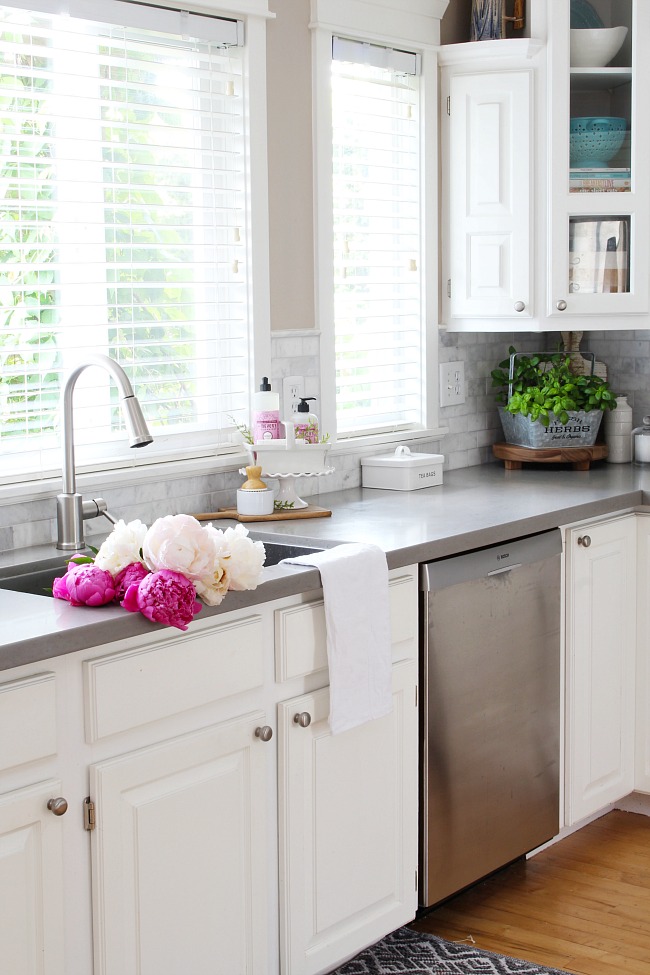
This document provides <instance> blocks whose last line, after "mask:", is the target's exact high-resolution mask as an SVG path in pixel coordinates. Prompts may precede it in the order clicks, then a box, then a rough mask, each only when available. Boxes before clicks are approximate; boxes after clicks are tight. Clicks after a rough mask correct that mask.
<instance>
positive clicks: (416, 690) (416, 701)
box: [415, 684, 418, 707]
mask: <svg viewBox="0 0 650 975" xmlns="http://www.w3.org/2000/svg"><path fill="white" fill-rule="evenodd" d="M415 706H416V707H417V706H418V685H417V684H416V685H415Z"/></svg>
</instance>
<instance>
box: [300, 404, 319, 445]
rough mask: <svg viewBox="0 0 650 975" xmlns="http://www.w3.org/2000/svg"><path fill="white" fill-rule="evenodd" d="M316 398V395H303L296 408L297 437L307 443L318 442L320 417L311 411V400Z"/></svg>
mask: <svg viewBox="0 0 650 975" xmlns="http://www.w3.org/2000/svg"><path fill="white" fill-rule="evenodd" d="M315 399H316V397H315V396H301V397H300V402H299V403H298V406H297V408H296V414H297V415H296V423H295V431H296V438H297V439H299V440H300V439H302V440H304V441H305V443H318V417H317V416H316V414H315V413H310V412H309V400H315Z"/></svg>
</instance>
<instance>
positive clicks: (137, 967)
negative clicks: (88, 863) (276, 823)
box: [90, 712, 273, 975]
mask: <svg viewBox="0 0 650 975" xmlns="http://www.w3.org/2000/svg"><path fill="white" fill-rule="evenodd" d="M264 723H265V722H264V716H263V714H262V713H261V712H259V713H257V712H255V713H252V714H248V715H246V716H245V717H244V718H242V719H237V720H233V721H229V722H224V723H223V724H219V725H212V726H210V727H208V728H205V729H202V730H200V731H197V732H193V733H190V734H187V735H182V736H179V737H178V738H174V739H170V740H168V741H164V742H161V743H160V744H158V745H154V746H152V747H147V748H143V749H140V750H138V751H134V752H132V753H129V754H126V755H123V756H121V757H119V758H114V759H110V760H108V761H105V762H100V763H98V764H96V765H94V766H92V768H91V776H90V783H91V794H92V797H93V799H94V800H95V803H96V821H97V825H96V828H95V831H94V832H93V833H92V834H91V836H92V869H93V884H92V887H93V916H94V929H95V940H96V945H95V973H94V975H181V973H188V975H189V973H195V972H196V973H197V975H198V973H205V975H260V973H262V972H270V971H272V966H271V965H270V963H269V958H268V950H267V940H268V934H267V931H268V918H267V898H266V890H267V882H266V869H267V844H268V838H267V833H266V829H267V825H266V807H267V796H266V782H267V778H266V769H267V765H268V761H270V759H271V754H270V749H271V748H272V747H273V743H269V742H267V741H263V740H262V738H261V737H260V736H256V735H255V730H256V728H259V727H260V726H261V725H264Z"/></svg>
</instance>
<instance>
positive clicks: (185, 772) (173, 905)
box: [0, 567, 418, 975]
mask: <svg viewBox="0 0 650 975" xmlns="http://www.w3.org/2000/svg"><path fill="white" fill-rule="evenodd" d="M389 595H390V605H391V627H392V642H393V660H394V661H395V664H394V666H395V677H396V683H395V705H396V707H395V713H394V715H393V716H391V718H390V719H386V720H383V719H382V720H381V721H377V722H372V723H371V724H369V725H367V726H364V728H360V729H358V730H356V731H352V732H349V733H346V734H344V735H341V736H338V737H337V738H336V739H331V741H328V739H329V738H330V736H329V735H328V733H327V730H326V716H327V707H326V701H327V698H328V689H327V687H328V669H327V654H326V649H325V628H324V611H323V601H322V593H321V592H320V591H316V592H310V593H307V594H304V595H296V596H290V597H286V598H284V599H282V600H278V601H276V602H268V603H261V604H259V605H256V606H253V607H251V608H249V609H242V610H237V611H233V612H232V613H225V614H223V615H220V616H217V617H215V618H213V619H211V620H210V619H206V620H201V621H196V622H195V623H193V624H192V625H191V626H190V629H189V631H188V632H187V633H185V634H182V635H179V634H178V632H177V631H175V630H171V629H170V630H160V629H152V631H151V634H149V635H147V636H145V637H140V638H138V639H136V640H125V641H120V642H116V643H113V644H110V645H108V646H104V647H96V648H93V649H91V650H87V651H81V652H77V653H71V654H68V655H65V656H62V657H58V658H53V659H52V660H48V665H47V671H46V672H44V673H41V672H39V669H38V667H36V668H29V667H23V668H18V669H16V670H14V671H6V672H5V674H4V675H3V679H2V680H1V681H0V938H2V949H1V950H0V958H2V959H3V961H4V959H5V958H10V959H11V961H12V968H11V975H69V973H72V975H77V973H79V975H135V972H140V973H141V975H154V973H155V975H179V973H180V972H185V971H187V972H199V971H201V972H203V971H205V972H210V973H211V975H238V973H242V975H244V973H246V975H261V973H264V975H288V972H289V970H290V967H289V966H290V964H291V962H290V960H289V957H288V955H287V956H286V957H285V954H284V950H283V952H282V953H281V950H280V932H279V924H280V921H279V918H280V899H281V898H280V893H279V889H278V887H279V885H278V877H279V866H278V816H277V807H278V771H279V767H280V769H281V775H284V774H285V771H286V770H285V766H284V745H282V746H281V748H280V757H279V758H278V747H279V746H278V738H279V736H278V720H279V719H278V715H277V709H278V708H280V710H282V709H283V708H284V707H285V702H292V703H293V704H295V703H296V701H298V700H301V699H302V698H303V697H306V699H309V696H310V695H312V694H313V695H314V696H315V699H316V700H317V702H318V708H317V710H316V711H314V714H315V715H316V714H318V715H319V717H317V718H315V721H314V728H312V729H311V731H310V730H309V729H302V728H301V729H300V731H303V730H306V732H307V734H310V733H314V732H317V733H318V738H319V742H320V744H319V746H318V755H319V759H318V761H317V764H316V771H317V782H316V786H315V791H312V790H311V784H310V783H309V782H308V781H303V783H302V787H303V788H304V790H305V796H304V798H303V800H302V802H303V803H304V804H305V806H308V805H310V804H312V811H313V803H314V801H315V802H317V803H318V804H320V803H321V802H322V801H324V800H325V798H326V794H327V791H328V790H327V783H328V782H329V783H336V784H337V785H336V790H335V791H336V795H337V797H338V799H339V800H340V790H341V787H342V784H344V783H345V782H346V780H348V779H349V778H350V777H351V775H352V774H353V772H354V771H355V768H354V765H353V764H351V754H350V752H349V751H348V748H349V747H350V746H351V745H354V748H353V754H354V755H356V756H357V759H358V760H359V761H362V762H363V763H364V766H365V770H364V775H365V781H366V784H367V788H368V796H366V797H364V802H365V808H364V816H365V817H369V816H370V813H371V812H372V813H373V815H374V813H375V810H374V809H373V802H371V801H370V797H371V796H372V797H374V799H375V800H376V799H377V797H382V799H385V798H386V797H387V795H389V797H390V802H391V805H390V815H389V814H388V812H387V811H386V810H380V811H379V814H378V816H377V820H376V826H373V827H372V829H365V828H364V829H363V830H361V829H360V824H359V820H358V819H357V818H355V817H351V818H350V819H349V821H346V820H345V818H342V817H341V816H340V815H339V816H338V817H337V810H339V807H337V806H333V805H332V798H333V797H332V796H330V797H329V801H328V802H327V803H326V804H325V805H324V806H323V814H324V816H325V817H326V818H325V819H324V820H323V819H320V820H319V828H318V831H317V835H315V836H313V837H312V838H311V841H312V842H313V847H312V850H311V851H310V850H309V849H306V848H303V851H302V852H303V855H304V858H305V860H304V861H303V862H306V863H307V864H310V863H312V862H314V857H320V858H321V860H320V862H321V864H322V862H323V861H322V853H323V849H326V848H327V847H328V846H329V847H331V848H336V846H337V844H338V843H342V844H343V847H342V848H345V849H348V850H350V849H354V846H355V844H356V843H357V841H358V840H359V839H360V837H362V836H365V842H366V844H367V845H366V848H365V850H366V853H365V854H364V856H365V859H366V860H367V862H368V864H373V865H374V864H376V865H375V866H373V870H374V871H375V873H374V876H375V877H378V876H380V875H381V876H382V877H383V876H385V869H383V868H381V864H382V862H386V863H387V862H392V863H393V865H394V866H395V867H396V870H397V874H398V873H399V869H401V865H402V860H401V857H402V855H404V857H405V859H404V863H405V864H408V867H405V869H408V873H409V885H408V887H407V886H406V885H405V882H403V881H402V879H401V877H400V876H398V875H397V874H396V875H395V877H394V878H393V880H394V885H395V886H394V893H393V894H392V895H391V896H392V897H393V898H394V899H395V900H399V899H401V904H400V905H398V906H397V907H396V909H395V910H393V909H392V908H391V909H388V908H387V905H385V904H384V903H379V905H378V906H377V916H376V917H375V918H374V920H372V919H370V915H371V914H372V907H371V905H370V903H369V904H368V905H367V909H366V912H365V915H364V914H363V912H361V913H360V915H359V916H358V917H357V918H356V919H355V918H352V920H351V922H350V923H349V924H347V926H345V927H346V930H345V935H344V936H342V934H341V931H342V927H344V925H340V926H339V927H338V928H337V927H336V925H335V926H334V928H333V929H332V930H331V931H330V932H329V934H330V935H331V937H330V943H329V946H328V948H327V951H326V954H327V958H328V959H331V967H335V966H336V965H337V964H338V963H339V962H340V961H342V960H343V957H344V955H346V954H352V953H354V952H356V951H357V950H361V948H363V947H364V946H365V945H366V944H367V943H368V941H370V940H375V937H376V938H380V937H382V935H384V934H386V933H388V931H389V930H391V929H392V928H393V927H396V926H399V924H400V923H402V921H403V920H404V921H408V920H410V919H411V918H413V917H414V915H415V910H416V905H415V866H416V849H417V786H416V775H415V766H414V763H415V762H416V761H417V720H416V715H417V707H416V703H415V696H414V694H415V684H416V679H415V673H416V666H417V664H416V661H417V598H418V593H417V568H416V567H411V568H408V569H399V570H395V571H393V572H392V573H391V578H390V589H389ZM274 644H275V647H274ZM407 669H408V672H409V676H408V679H407V678H406V670H407ZM403 675H404V676H403ZM403 681H405V683H404V686H402V682H403ZM407 685H408V689H409V690H408V695H407V690H406V688H407ZM403 695H407V697H408V699H409V704H410V706H409V708H407V707H406V703H405V701H406V698H405V697H404V696H403ZM258 729H259V733H257V734H256V732H257V731H258ZM294 730H298V729H297V728H295V729H294V728H293V727H292V728H291V731H292V732H293V731H294ZM346 742H347V745H346ZM388 752H390V757H388ZM321 758H322V760H321ZM323 762H324V763H325V764H323ZM391 767H392V772H391ZM291 777H292V780H293V781H294V785H295V782H296V772H295V771H292V772H291ZM398 789H399V790H401V791H399V794H398V792H396V791H395V790H398ZM58 796H63V797H65V799H66V800H67V802H68V805H69V808H68V810H67V812H66V814H65V815H63V816H57V815H55V814H54V813H53V811H52V810H50V809H48V806H47V804H48V801H49V800H50V799H53V798H56V797H58ZM87 797H88V798H89V799H90V801H91V803H92V806H90V805H89V804H88V803H87V802H86V801H85V800H86V799H87ZM84 810H85V811H86V812H87V813H90V812H91V811H92V814H93V815H92V816H91V815H88V816H87V822H86V826H90V827H92V828H90V829H87V828H85V825H84V816H83V815H82V812H83V811H84ZM93 819H94V822H93ZM389 820H390V822H391V823H392V827H394V829H392V828H391V826H390V823H389ZM365 826H366V827H367V826H368V823H366V824H365ZM333 830H336V831H337V833H336V835H333ZM385 840H386V841H387V842H388V841H389V843H390V847H389V848H388V849H384V845H383V844H384V841H385ZM396 843H402V844H403V846H402V847H400V849H397V848H396V846H395V844H396ZM368 844H369V845H368ZM305 876H306V878H307V881H308V883H309V884H311V883H312V882H313V883H316V888H315V892H310V888H306V887H305ZM329 879H330V883H329V886H326V887H325V888H323V886H322V880H323V877H322V874H320V875H319V877H317V878H314V877H313V876H311V875H309V873H307V874H306V875H302V874H301V875H300V876H296V875H294V877H293V879H292V880H291V885H290V887H288V888H287V889H286V890H283V892H282V898H284V897H285V896H286V897H287V898H289V900H290V902H291V903H292V904H293V903H296V902H298V901H299V900H300V898H301V897H303V896H307V894H308V895H309V896H310V897H311V898H312V900H313V901H314V900H315V899H319V904H320V908H323V909H324V908H325V907H327V909H328V910H333V909H335V904H336V901H337V898H338V897H339V895H340V899H341V902H343V899H344V898H345V897H346V896H347V894H346V890H347V889H348V888H349V886H350V879H349V871H348V863H347V862H345V863H344V864H343V865H342V867H341V870H340V872H339V874H338V876H333V875H332V874H330V878H329ZM355 889H356V891H357V896H364V897H367V898H369V900H372V898H373V897H375V898H376V893H377V892H376V891H373V890H369V889H368V888H367V887H366V888H365V890H364V889H363V883H361V882H357V886H356V888H355ZM17 892H18V894H19V896H17ZM282 903H283V904H284V903H285V901H284V900H283V901H282ZM283 924H284V920H283ZM296 930H297V929H296ZM303 937H304V930H302V929H301V930H300V931H299V932H298V939H297V941H294V942H293V944H292V946H291V951H297V950H299V945H300V943H301V939H302V938H303ZM288 950H289V949H288V948H287V951H288ZM0 969H2V971H3V975H4V968H3V965H2V963H0ZM297 971H299V969H294V973H296V972H297Z"/></svg>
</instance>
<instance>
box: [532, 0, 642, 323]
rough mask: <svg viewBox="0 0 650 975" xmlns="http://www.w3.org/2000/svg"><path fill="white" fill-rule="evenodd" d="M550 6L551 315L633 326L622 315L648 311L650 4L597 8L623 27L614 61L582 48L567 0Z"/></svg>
mask: <svg viewBox="0 0 650 975" xmlns="http://www.w3.org/2000/svg"><path fill="white" fill-rule="evenodd" d="M551 6H552V7H553V10H552V12H551V10H550V8H551ZM548 8H549V51H550V54H551V63H550V73H549V81H550V85H549V87H550V100H549V105H550V106H551V109H552V110H551V111H550V113H549V127H550V146H551V153H550V162H551V166H550V169H549V172H550V194H549V202H550V208H549V213H550V218H551V228H550V234H549V250H548V261H549V268H550V277H549V288H548V314H549V316H550V317H551V318H553V319H555V324H554V325H553V327H555V328H563V329H569V328H573V329H576V330H577V329H581V328H583V327H584V328H589V329H598V328H600V329H612V328H617V327H618V328H621V327H622V328H633V327H636V326H635V325H630V323H629V322H630V319H629V318H628V319H626V318H625V316H629V315H630V314H634V315H636V314H639V313H647V311H648V274H647V268H648V262H649V261H650V254H649V250H648V215H649V207H650V193H649V182H648V177H647V159H648V152H649V151H650V140H649V138H648V135H649V133H648V125H647V113H648V105H649V97H648V91H649V85H650V80H649V78H650V72H649V70H648V57H647V50H646V47H645V45H646V38H647V37H648V33H649V32H650V5H648V4H647V3H646V2H645V0H617V2H616V3H610V4H599V5H598V11H599V13H598V16H600V15H602V23H603V24H604V26H605V27H614V28H617V30H619V31H620V32H621V46H620V49H619V50H618V51H613V52H612V55H611V59H610V60H609V62H608V63H607V64H602V61H603V60H604V59H603V58H601V59H600V63H598V62H599V59H598V58H596V57H594V56H593V55H592V56H589V55H588V54H586V53H585V51H584V49H580V48H579V45H581V44H582V43H584V42H581V37H582V36H584V37H587V36H588V35H587V32H585V33H584V35H582V34H581V32H579V31H578V30H575V31H570V23H571V14H572V12H571V3H570V0H553V3H552V4H550V3H549V4H548ZM594 16H596V15H595V14H594ZM576 35H578V36H576ZM582 315H588V316H589V323H588V325H587V324H586V323H585V325H582V324H581V323H580V319H579V316H582ZM573 316H578V318H577V320H576V321H574V322H573V323H572V322H571V321H570V319H571V318H572V317H573ZM618 316H620V317H618ZM567 319H569V321H567Z"/></svg>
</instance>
